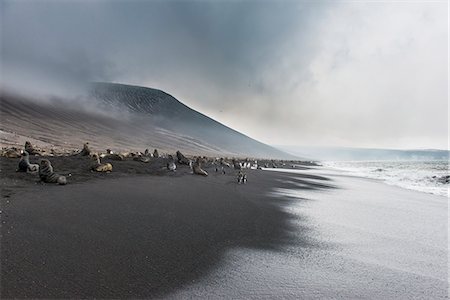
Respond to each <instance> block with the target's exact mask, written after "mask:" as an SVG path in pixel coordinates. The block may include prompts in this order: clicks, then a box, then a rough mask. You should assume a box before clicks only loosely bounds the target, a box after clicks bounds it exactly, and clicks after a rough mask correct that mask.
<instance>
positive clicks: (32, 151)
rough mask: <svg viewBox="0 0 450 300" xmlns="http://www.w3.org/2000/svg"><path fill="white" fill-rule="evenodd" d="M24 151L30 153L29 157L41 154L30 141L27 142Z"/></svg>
mask: <svg viewBox="0 0 450 300" xmlns="http://www.w3.org/2000/svg"><path fill="white" fill-rule="evenodd" d="M24 149H25V151H27V152H28V154H29V155H35V154H39V152H38V151H37V150H36V149H34V147H33V145H31V143H30V142H29V141H26V142H25V146H24Z"/></svg>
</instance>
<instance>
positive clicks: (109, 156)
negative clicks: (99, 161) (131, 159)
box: [105, 149, 125, 160]
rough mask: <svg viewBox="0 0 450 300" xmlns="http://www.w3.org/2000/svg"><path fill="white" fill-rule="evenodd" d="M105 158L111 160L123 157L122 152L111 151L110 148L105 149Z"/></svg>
mask: <svg viewBox="0 0 450 300" xmlns="http://www.w3.org/2000/svg"><path fill="white" fill-rule="evenodd" d="M105 158H107V159H111V160H124V159H125V157H124V156H123V155H122V154H117V153H114V152H112V151H111V149H106V155H105Z"/></svg>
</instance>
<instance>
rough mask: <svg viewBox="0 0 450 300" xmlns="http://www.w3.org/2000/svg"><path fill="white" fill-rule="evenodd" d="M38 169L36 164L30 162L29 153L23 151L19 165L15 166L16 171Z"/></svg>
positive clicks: (29, 171)
mask: <svg viewBox="0 0 450 300" xmlns="http://www.w3.org/2000/svg"><path fill="white" fill-rule="evenodd" d="M37 171H39V165H38V164H30V155H29V154H28V152H27V151H23V153H22V157H21V158H20V161H19V165H18V166H17V170H16V172H28V173H33V172H37Z"/></svg>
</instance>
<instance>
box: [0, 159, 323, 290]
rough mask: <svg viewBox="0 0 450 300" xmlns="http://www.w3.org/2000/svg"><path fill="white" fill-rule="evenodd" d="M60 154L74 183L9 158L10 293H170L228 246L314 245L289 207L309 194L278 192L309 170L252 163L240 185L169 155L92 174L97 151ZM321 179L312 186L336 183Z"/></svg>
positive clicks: (5, 198)
mask: <svg viewBox="0 0 450 300" xmlns="http://www.w3.org/2000/svg"><path fill="white" fill-rule="evenodd" d="M51 160H52V162H53V164H54V167H55V170H56V171H57V172H60V173H62V174H66V175H67V174H68V173H70V174H71V175H72V176H71V177H69V178H68V180H69V184H68V185H67V186H57V185H49V184H42V183H37V182H36V181H37V180H38V178H37V176H33V175H30V174H20V173H15V172H14V170H15V167H16V162H17V160H14V159H5V158H2V168H1V173H2V174H1V175H2V176H1V178H2V179H1V181H2V198H1V210H2V213H1V220H2V224H1V225H2V226H1V240H2V243H1V297H2V298H149V297H162V296H164V295H167V294H168V293H173V292H174V291H175V290H177V289H180V288H182V287H183V286H185V285H187V284H192V283H193V282H195V281H197V280H199V278H201V277H202V276H205V275H206V274H208V273H209V272H211V271H212V270H213V269H215V268H218V267H219V266H220V265H221V263H222V256H223V254H224V253H225V252H226V251H227V250H228V249H233V248H250V249H267V250H270V251H275V252H277V251H281V249H282V248H283V247H284V246H286V245H296V246H297V247H314V243H312V242H311V241H310V237H309V231H308V228H302V229H301V231H302V234H301V237H300V238H299V237H298V235H296V237H295V238H293V236H292V234H291V233H292V232H293V230H295V231H296V232H298V230H299V228H293V226H292V218H293V216H292V215H291V214H289V213H287V212H286V211H285V210H284V209H283V207H284V206H286V205H287V204H288V203H289V202H290V201H299V200H292V199H289V198H286V199H284V200H282V199H277V198H274V197H271V196H269V193H270V191H271V190H272V189H274V188H292V187H295V186H298V182H301V181H303V179H302V176H301V175H297V176H294V178H296V180H297V182H294V181H293V180H292V179H290V178H292V175H289V174H284V173H279V174H278V173H277V174H273V173H271V174H267V172H264V171H262V170H247V171H246V172H247V173H248V177H249V182H248V184H246V185H238V184H237V183H236V179H235V173H236V172H235V171H231V170H230V171H229V172H228V173H227V174H226V175H222V174H218V173H215V172H214V170H213V169H212V168H211V167H210V168H207V170H208V172H209V173H210V176H208V177H202V176H195V175H193V174H190V170H189V168H188V167H187V166H186V167H179V169H178V170H177V172H175V173H172V172H168V171H165V170H163V166H164V160H163V159H159V160H154V161H153V162H152V163H150V164H143V163H141V162H135V161H131V160H128V161H125V162H114V170H113V172H112V173H110V174H94V173H91V172H87V171H86V170H87V169H86V166H88V164H89V161H90V160H89V159H87V158H80V157H58V158H51ZM305 177H310V175H308V176H305ZM317 179H320V180H319V182H320V183H314V184H313V183H311V184H307V185H305V188H308V189H327V188H331V185H329V181H328V180H327V179H326V178H324V177H320V176H319V177H317ZM307 182H308V181H305V183H307Z"/></svg>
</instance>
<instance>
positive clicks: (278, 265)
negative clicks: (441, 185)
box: [170, 169, 449, 299]
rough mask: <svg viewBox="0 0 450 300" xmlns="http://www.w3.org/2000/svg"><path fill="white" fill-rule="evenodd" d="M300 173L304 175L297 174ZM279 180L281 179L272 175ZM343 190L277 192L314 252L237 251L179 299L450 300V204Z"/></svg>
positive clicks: (400, 193) (369, 187)
mask: <svg viewBox="0 0 450 300" xmlns="http://www.w3.org/2000/svg"><path fill="white" fill-rule="evenodd" d="M296 172H297V173H298V171H296ZM271 173H274V172H271ZM301 173H303V174H305V176H306V175H307V174H316V175H321V176H325V177H328V178H330V179H332V183H333V184H335V185H336V186H338V187H339V188H337V189H322V190H310V189H305V188H304V187H305V186H304V185H303V184H302V182H298V180H297V179H296V177H295V176H294V177H293V178H292V181H293V182H297V183H298V187H297V188H294V189H292V188H287V189H285V188H281V189H279V188H275V189H274V190H273V191H272V193H273V195H274V196H275V197H277V198H278V199H286V198H290V199H297V201H295V200H294V201H293V202H291V203H290V205H289V206H287V207H285V209H286V212H289V213H291V214H293V215H294V216H295V217H294V218H292V222H293V226H294V227H295V228H297V231H295V232H294V233H293V236H294V239H295V238H297V237H301V236H303V235H304V234H305V233H304V232H303V231H302V228H308V229H309V231H308V236H309V241H310V242H311V241H312V243H313V244H314V247H301V246H299V245H293V246H292V245H286V246H285V247H284V248H283V251H278V252H273V251H266V250H264V249H251V250H248V249H230V250H229V251H227V253H226V255H225V257H224V263H223V267H222V268H220V269H217V270H215V272H212V273H211V274H209V275H208V276H206V277H204V278H202V280H201V281H200V282H198V283H194V284H192V285H190V286H189V287H187V288H185V289H182V290H179V291H176V292H175V293H174V294H172V295H170V296H171V297H173V298H181V299H184V298H187V297H192V296H194V297H197V298H215V299H224V298H225V299H227V298H233V299H274V298H281V299H448V287H449V285H448V210H447V209H448V202H447V201H448V199H447V198H446V197H442V196H436V195H431V194H425V193H420V192H415V191H411V190H405V189H402V188H398V187H394V186H389V185H386V184H383V183H380V182H378V181H374V180H366V179H362V178H357V177H346V176H341V175H339V173H338V172H329V171H325V170H323V169H322V170H320V169H316V170H309V171H301Z"/></svg>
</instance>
